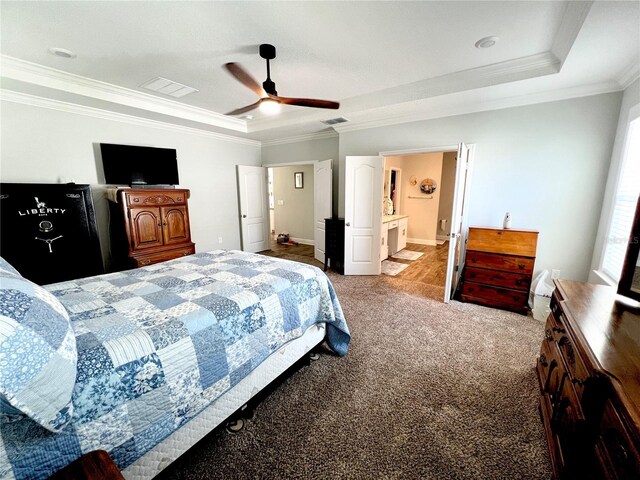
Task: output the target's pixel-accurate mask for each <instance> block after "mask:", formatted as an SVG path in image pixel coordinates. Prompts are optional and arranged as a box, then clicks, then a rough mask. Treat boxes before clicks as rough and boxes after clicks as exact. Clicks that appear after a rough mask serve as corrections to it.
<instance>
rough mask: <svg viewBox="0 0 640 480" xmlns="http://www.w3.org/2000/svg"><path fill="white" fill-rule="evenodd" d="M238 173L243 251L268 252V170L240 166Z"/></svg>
mask: <svg viewBox="0 0 640 480" xmlns="http://www.w3.org/2000/svg"><path fill="white" fill-rule="evenodd" d="M237 173H238V195H239V197H240V230H241V237H242V250H243V251H245V252H261V251H263V250H268V249H269V246H270V245H269V193H268V190H267V169H266V168H264V167H248V166H244V165H238V166H237Z"/></svg>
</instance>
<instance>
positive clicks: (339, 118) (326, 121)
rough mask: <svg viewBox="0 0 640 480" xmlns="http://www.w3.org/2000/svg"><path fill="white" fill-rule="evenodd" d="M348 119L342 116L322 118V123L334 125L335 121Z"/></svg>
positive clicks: (341, 121)
mask: <svg viewBox="0 0 640 480" xmlns="http://www.w3.org/2000/svg"><path fill="white" fill-rule="evenodd" d="M348 121H349V120H348V119H346V118H344V117H337V118H331V119H329V120H323V121H322V123H324V124H325V125H336V124H337V123H344V122H348Z"/></svg>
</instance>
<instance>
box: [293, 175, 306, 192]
mask: <svg viewBox="0 0 640 480" xmlns="http://www.w3.org/2000/svg"><path fill="white" fill-rule="evenodd" d="M303 173H304V172H295V173H294V174H293V186H294V187H295V188H304V175H303Z"/></svg>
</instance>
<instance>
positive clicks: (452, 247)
mask: <svg viewBox="0 0 640 480" xmlns="http://www.w3.org/2000/svg"><path fill="white" fill-rule="evenodd" d="M471 157H472V149H470V148H469V147H467V145H465V144H464V143H460V145H459V146H458V155H457V157H456V179H455V185H454V190H453V209H452V212H451V233H450V235H449V253H448V255H447V274H446V279H445V287H444V302H445V303H449V301H450V300H451V298H452V297H453V294H454V293H455V289H456V287H457V286H458V278H459V276H460V273H461V269H462V264H463V262H464V259H463V257H464V240H465V239H464V238H463V236H464V235H465V225H467V222H466V217H467V215H466V211H465V208H464V206H465V198H466V196H467V193H468V189H469V183H470V182H469V166H470V163H471Z"/></svg>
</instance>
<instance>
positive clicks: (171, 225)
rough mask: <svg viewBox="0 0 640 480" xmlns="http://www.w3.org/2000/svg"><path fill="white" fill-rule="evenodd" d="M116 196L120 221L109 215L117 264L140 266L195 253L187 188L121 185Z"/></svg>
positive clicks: (121, 265) (120, 265) (119, 265)
mask: <svg viewBox="0 0 640 480" xmlns="http://www.w3.org/2000/svg"><path fill="white" fill-rule="evenodd" d="M116 198H117V203H118V206H117V208H118V209H119V210H120V214H119V215H118V216H119V217H120V222H117V221H116V220H115V219H114V218H113V216H112V221H111V224H112V245H113V250H114V251H113V255H114V260H115V262H116V263H117V264H118V265H116V266H117V267H123V268H124V267H126V266H129V267H131V266H133V267H143V266H145V265H152V264H154V263H158V262H164V261H166V260H171V259H173V258H178V257H182V256H185V255H192V254H193V253H195V244H194V243H193V242H192V241H191V230H190V228H189V207H188V205H187V199H188V198H189V190H182V189H161V190H160V189H158V190H147V189H140V190H138V189H133V188H131V189H127V188H123V189H120V190H118V192H117V197H116ZM114 210H115V208H112V213H113V211H114ZM125 240H126V244H127V246H126V247H124V243H125V242H124V241H125ZM118 247H120V248H118Z"/></svg>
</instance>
